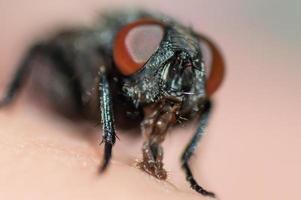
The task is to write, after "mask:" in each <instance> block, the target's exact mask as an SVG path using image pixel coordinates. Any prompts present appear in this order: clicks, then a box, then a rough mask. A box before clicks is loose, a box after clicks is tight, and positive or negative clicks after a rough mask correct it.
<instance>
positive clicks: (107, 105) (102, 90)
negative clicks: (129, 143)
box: [99, 66, 116, 172]
mask: <svg viewBox="0 0 301 200" xmlns="http://www.w3.org/2000/svg"><path fill="white" fill-rule="evenodd" d="M99 100H100V113H101V122H102V130H103V135H102V143H104V160H103V164H102V166H101V167H100V172H103V171H104V170H105V169H106V168H107V166H108V164H109V162H110V159H111V156H112V147H113V145H114V144H115V140H116V134H115V126H114V116H113V106H112V97H111V91H110V86H109V82H108V79H107V75H106V72H105V68H104V67H103V66H102V67H101V68H100V73H99Z"/></svg>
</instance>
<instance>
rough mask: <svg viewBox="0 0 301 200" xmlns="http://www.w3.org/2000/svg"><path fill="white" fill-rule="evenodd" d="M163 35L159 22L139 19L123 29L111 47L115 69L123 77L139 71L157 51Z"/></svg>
mask: <svg viewBox="0 0 301 200" xmlns="http://www.w3.org/2000/svg"><path fill="white" fill-rule="evenodd" d="M163 35H164V28H163V25H162V23H161V22H159V21H156V20H154V19H141V20H138V21H135V22H133V23H131V24H128V25H126V26H125V27H123V28H122V29H121V30H120V31H119V32H118V34H117V36H116V39H115V41H114V46H113V57H114V61H115V63H116V67H117V68H118V69H119V71H120V72H121V73H122V74H123V75H126V76H128V75H132V74H134V73H135V72H137V71H139V70H140V69H141V68H142V67H143V66H144V64H145V63H146V62H147V60H148V59H149V58H150V57H151V55H152V54H153V53H154V52H155V51H156V50H157V49H158V47H159V45H160V42H161V40H162V38H163Z"/></svg>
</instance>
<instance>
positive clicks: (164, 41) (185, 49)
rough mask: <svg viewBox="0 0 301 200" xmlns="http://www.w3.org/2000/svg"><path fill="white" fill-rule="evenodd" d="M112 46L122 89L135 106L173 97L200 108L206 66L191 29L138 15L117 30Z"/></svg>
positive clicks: (189, 106)
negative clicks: (121, 77) (120, 75)
mask: <svg viewBox="0 0 301 200" xmlns="http://www.w3.org/2000/svg"><path fill="white" fill-rule="evenodd" d="M209 47H210V48H211V46H210V45H209ZM113 49H114V50H113V56H114V61H115V64H116V67H117V68H118V70H119V71H120V73H121V74H123V75H124V82H123V91H124V93H125V95H126V96H127V97H128V98H129V99H130V100H131V101H132V102H133V103H134V104H135V105H136V106H137V107H138V106H141V105H144V104H149V103H155V102H157V101H159V100H161V99H172V100H174V101H177V102H180V103H181V104H182V108H183V109H184V110H186V111H187V112H190V111H191V110H193V111H196V112H197V111H198V110H199V108H198V106H199V105H198V104H199V103H198V102H201V101H200V100H201V99H205V98H206V86H205V85H206V68H205V64H204V61H203V54H202V49H201V46H200V40H199V38H198V37H197V36H196V34H194V33H193V32H191V30H190V29H188V28H186V27H183V26H180V25H178V24H177V23H175V22H173V21H168V23H165V21H159V20H156V19H148V18H147V19H140V20H137V21H135V22H133V23H131V24H128V25H126V26H125V27H123V28H122V29H121V30H120V31H119V32H118V34H117V36H116V38H115V42H114V48H113ZM211 71H212V72H214V70H213V69H211ZM214 79H215V81H216V76H215V77H214ZM211 85H212V84H211ZM215 86H216V85H215ZM215 86H214V87H215ZM213 89H214V88H213ZM211 90H212V89H211ZM212 93H213V91H210V94H212Z"/></svg>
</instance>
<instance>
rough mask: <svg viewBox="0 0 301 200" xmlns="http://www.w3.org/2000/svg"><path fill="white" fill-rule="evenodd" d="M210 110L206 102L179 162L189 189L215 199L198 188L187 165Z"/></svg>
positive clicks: (211, 193) (201, 134) (209, 105)
mask: <svg viewBox="0 0 301 200" xmlns="http://www.w3.org/2000/svg"><path fill="white" fill-rule="evenodd" d="M210 109H211V102H210V101H208V102H206V104H205V106H204V110H203V112H202V115H201V118H200V123H199V127H198V128H197V130H196V133H195V134H194V136H193V137H192V139H191V140H190V142H189V143H188V145H187V147H186V149H185V151H184V153H183V155H182V158H181V160H182V168H183V169H184V171H185V173H186V179H187V181H188V182H189V183H190V186H191V188H192V189H194V190H195V191H197V192H199V193H201V194H202V195H205V196H210V197H215V194H214V193H213V192H209V191H207V190H205V189H204V188H203V187H202V186H200V185H199V184H198V183H197V182H196V180H195V179H194V177H193V174H192V172H191V169H190V166H189V164H188V162H189V160H190V158H191V156H192V155H193V153H194V151H195V149H196V147H197V144H198V143H199V141H200V139H201V137H202V136H203V134H204V129H205V128H206V125H207V122H208V117H209V114H210Z"/></svg>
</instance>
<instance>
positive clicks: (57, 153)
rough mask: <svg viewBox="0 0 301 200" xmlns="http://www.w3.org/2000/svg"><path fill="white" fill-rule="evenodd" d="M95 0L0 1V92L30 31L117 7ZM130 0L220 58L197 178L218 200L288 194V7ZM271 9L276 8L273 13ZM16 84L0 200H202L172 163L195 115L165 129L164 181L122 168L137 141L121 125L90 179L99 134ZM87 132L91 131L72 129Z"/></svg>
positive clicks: (136, 151) (293, 98) (293, 44)
mask: <svg viewBox="0 0 301 200" xmlns="http://www.w3.org/2000/svg"><path fill="white" fill-rule="evenodd" d="M99 4H100V3H99V2H97V1H92V0H90V1H87V3H85V4H84V5H83V4H82V3H81V2H77V1H75V0H70V1H63V2H46V1H37V2H35V1H34V0H28V1H23V2H19V1H16V0H10V1H4V0H2V1H1V2H0V20H1V21H0V24H1V26H2V30H1V33H0V44H1V46H0V91H1V92H2V91H4V89H5V86H6V85H7V83H8V82H9V80H10V79H11V76H12V75H13V71H14V70H15V67H16V65H17V63H18V61H19V60H20V59H21V57H22V55H23V54H24V52H25V50H26V48H27V47H28V45H29V44H30V43H31V41H32V40H34V39H35V38H36V37H37V36H38V35H45V33H46V32H47V33H48V31H50V30H51V31H52V30H57V29H58V27H62V26H63V24H65V23H66V24H70V23H71V24H73V25H74V24H89V23H90V21H91V19H92V18H93V15H94V16H95V13H94V11H95V9H94V8H95V7H96V5H97V8H98V7H99V10H101V9H102V8H103V7H104V6H107V7H110V4H114V6H118V5H119V6H120V5H123V4H124V3H123V2H121V1H116V2H110V1H102V3H101V5H99ZM128 4H133V5H136V4H138V3H137V2H136V1H130V2H128V1H127V5H128ZM140 4H141V5H143V6H145V7H147V8H149V9H153V10H154V9H156V10H157V7H158V5H160V8H159V9H160V10H159V11H161V12H164V13H166V14H170V15H172V16H174V17H176V18H177V19H179V20H181V21H183V22H185V23H187V24H188V25H191V26H192V27H193V28H194V29H195V30H197V31H200V32H203V33H205V34H207V35H209V36H211V38H213V39H214V40H215V41H216V43H217V44H219V46H220V48H221V49H222V51H223V52H224V56H225V58H226V62H227V74H226V79H225V82H224V84H223V86H222V87H221V88H220V89H219V90H218V91H217V93H216V94H215V95H214V96H213V100H214V103H215V107H214V110H213V114H212V117H211V119H210V124H209V127H208V129H207V131H206V132H207V134H206V135H205V137H204V138H203V140H202V142H201V144H200V145H199V148H198V149H197V153H196V156H194V157H193V160H192V162H191V163H192V168H193V171H194V173H195V176H196V178H197V180H198V181H199V182H200V183H201V184H202V185H203V186H204V187H205V188H207V189H209V190H212V191H214V192H216V193H217V195H218V197H219V198H220V199H225V200H230V199H231V200H236V199H237V200H238V199H247V200H248V199H250V200H251V199H256V200H264V199H273V200H278V199H279V200H280V199H281V200H282V199H300V197H301V196H300V193H299V185H300V184H299V180H300V179H301V174H300V172H299V169H300V168H301V156H300V153H299V152H300V150H301V147H300V142H301V136H300V130H301V127H300V122H299V118H300V116H299V115H300V113H301V110H300V109H301V106H300V102H301V95H300V92H297V91H300V74H301V73H300V72H301V70H300V67H297V66H300V64H301V63H300V61H299V60H300V59H296V58H298V56H299V53H298V52H300V50H301V49H300V46H301V45H300V40H298V36H299V35H300V29H297V28H296V26H294V25H295V22H296V21H294V20H295V17H294V16H295V15H294V14H292V13H293V11H294V9H293V8H294V7H296V8H297V6H295V5H291V7H289V6H286V7H285V6H282V5H276V4H273V3H272V1H266V2H263V3H262V2H261V3H260V2H259V1H258V2H257V1H244V2H243V3H242V2H238V1H234V0H232V1H227V2H218V3H215V2H212V1H208V2H202V3H200V2H199V1H191V2H190V4H188V3H187V2H186V3H185V2H180V1H164V2H162V1H152V3H150V2H143V3H140ZM171 4H172V5H175V6H172V7H171V6H170V5H171ZM32 5H34V6H32ZM138 5H139V4H138ZM269 6H274V7H273V9H272V10H271V9H269ZM277 6H279V7H281V10H282V13H283V12H287V13H288V15H287V16H286V15H283V16H282V15H281V16H279V14H278V12H276V11H277V9H276V8H278V7H277ZM288 7H289V8H292V9H288ZM286 9H287V10H286ZM91 10H92V11H91ZM275 10H276V11H275ZM213 11H214V12H213ZM255 11H256V12H255ZM285 17H286V18H285ZM299 17H300V16H299ZM28 91H29V89H28V88H26V89H25V90H23V91H22V92H21V94H20V98H18V99H17V101H15V102H14V104H12V105H10V106H9V107H7V108H4V109H2V110H0V158H1V159H0V166H1V167H0V168H1V170H0V199H22V200H23V199H31V200H32V199H58V200H60V199H73V200H77V199H106V200H109V199H131V200H132V199H134V200H135V199H146V200H147V199H204V197H202V196H201V195H199V194H197V193H195V192H194V191H193V190H191V189H190V188H189V186H188V183H187V182H186V181H185V177H184V173H183V172H182V170H181V169H180V162H179V157H180V154H181V152H182V150H183V149H184V147H185V145H186V143H187V141H188V140H189V138H190V137H191V136H192V134H193V131H194V129H195V126H196V124H195V123H191V124H187V125H185V127H178V128H172V129H171V130H170V131H169V133H170V134H169V136H168V137H167V139H166V141H165V143H164V150H165V158H164V162H165V165H166V169H167V171H168V173H169V178H168V181H166V182H165V181H158V180H156V179H155V178H153V177H150V176H149V175H147V174H145V173H143V172H142V171H140V170H139V169H137V168H136V167H135V166H134V164H135V160H136V159H137V158H140V156H141V149H140V148H141V146H142V139H141V137H140V136H139V135H133V134H132V133H131V132H129V131H125V130H118V137H119V138H120V140H117V142H116V145H115V147H114V150H113V159H112V163H111V165H110V167H109V169H108V170H107V171H106V173H104V174H102V175H99V174H97V169H98V167H99V165H100V163H101V159H102V148H103V146H99V142H100V140H101V138H100V135H101V130H99V129H98V128H97V127H95V126H94V125H91V124H83V125H80V124H78V123H74V122H72V121H70V120H66V119H64V118H62V117H61V116H58V115H55V114H54V113H52V112H51V110H48V109H46V108H43V107H41V106H39V105H36V104H37V103H36V102H37V101H34V100H33V99H32V97H31V96H30V93H28ZM2 94H3V92H2ZM87 132H89V133H94V137H93V138H94V139H93V138H92V139H90V140H87V139H86V138H85V137H81V136H80V134H82V133H87Z"/></svg>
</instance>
